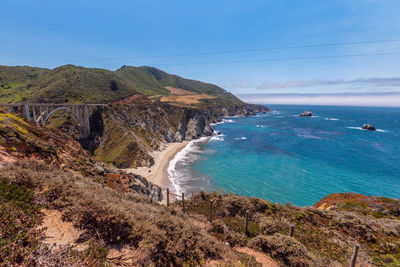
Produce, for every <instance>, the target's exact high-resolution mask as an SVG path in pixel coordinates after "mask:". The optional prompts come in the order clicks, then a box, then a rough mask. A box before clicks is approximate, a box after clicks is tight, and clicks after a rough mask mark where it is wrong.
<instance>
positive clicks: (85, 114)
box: [0, 103, 106, 138]
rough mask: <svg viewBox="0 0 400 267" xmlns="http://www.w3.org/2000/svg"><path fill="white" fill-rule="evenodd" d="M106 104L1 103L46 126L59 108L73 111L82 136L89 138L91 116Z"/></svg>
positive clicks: (29, 119) (28, 119)
mask: <svg viewBox="0 0 400 267" xmlns="http://www.w3.org/2000/svg"><path fill="white" fill-rule="evenodd" d="M105 105H106V104H68V103H67V104H51V103H15V104H0V107H5V108H7V109H8V110H9V111H13V112H16V113H20V114H23V115H24V117H25V119H26V120H27V121H33V122H35V123H37V124H39V125H42V126H45V124H46V122H47V120H48V119H49V118H50V117H51V116H52V115H53V114H54V113H55V112H56V111H59V110H64V111H67V112H69V113H71V114H72V115H73V116H74V117H75V119H76V120H77V122H78V130H79V137H80V138H87V137H88V136H89V135H90V121H89V118H90V116H91V115H92V114H93V111H94V110H95V109H97V108H100V107H104V106H105Z"/></svg>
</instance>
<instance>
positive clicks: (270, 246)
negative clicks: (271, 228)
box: [249, 234, 315, 266]
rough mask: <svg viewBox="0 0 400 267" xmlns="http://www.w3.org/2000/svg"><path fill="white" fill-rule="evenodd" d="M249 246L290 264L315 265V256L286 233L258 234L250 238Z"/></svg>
mask: <svg viewBox="0 0 400 267" xmlns="http://www.w3.org/2000/svg"><path fill="white" fill-rule="evenodd" d="M249 246H250V247H252V248H254V249H258V250H261V251H262V252H264V253H267V254H269V255H270V256H271V257H272V258H274V259H276V260H278V261H280V262H282V263H283V264H285V265H288V266H312V265H315V257H314V256H313V255H312V254H310V253H309V252H308V250H307V248H306V247H304V246H303V245H302V244H301V243H300V242H298V241H296V240H295V239H293V238H291V237H288V236H285V235H281V234H274V235H272V236H257V237H255V238H253V239H251V240H250V242H249Z"/></svg>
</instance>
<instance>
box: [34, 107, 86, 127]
mask: <svg viewBox="0 0 400 267" xmlns="http://www.w3.org/2000/svg"><path fill="white" fill-rule="evenodd" d="M59 110H66V111H68V112H69V113H71V114H72V116H73V117H74V119H75V120H76V121H77V122H78V124H79V126H80V125H81V121H80V120H79V118H78V117H77V116H76V115H75V114H74V112H73V111H72V109H70V108H66V107H58V108H56V109H53V110H52V111H50V112H47V111H44V112H42V114H40V116H39V118H38V119H37V121H36V122H37V123H39V122H40V121H41V119H42V118H43V117H44V119H43V121H42V125H43V126H44V125H45V124H46V122H47V120H48V119H49V118H50V117H51V116H52V115H53V114H54V113H55V112H57V111H59ZM46 113H47V114H46Z"/></svg>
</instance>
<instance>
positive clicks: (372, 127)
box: [362, 124, 376, 131]
mask: <svg viewBox="0 0 400 267" xmlns="http://www.w3.org/2000/svg"><path fill="white" fill-rule="evenodd" d="M362 128H363V129H364V130H369V131H375V130H376V128H375V127H374V126H372V125H371V124H364V125H363V127H362Z"/></svg>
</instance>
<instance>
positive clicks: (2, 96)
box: [0, 65, 244, 106]
mask: <svg viewBox="0 0 400 267" xmlns="http://www.w3.org/2000/svg"><path fill="white" fill-rule="evenodd" d="M136 93H141V94H144V95H146V96H148V97H150V98H151V99H156V100H157V99H159V100H161V101H163V102H170V103H172V104H178V105H184V106H201V105H202V104H206V105H208V104H211V105H214V104H215V105H223V106H238V105H239V106H240V105H243V104H244V103H243V102H242V101H241V100H240V99H238V98H237V97H235V96H234V95H233V94H231V93H229V92H227V91H225V90H224V89H222V88H220V87H218V86H216V85H213V84H209V83H203V82H200V81H195V80H189V79H184V78H182V77H179V76H177V75H172V74H168V73H166V72H164V71H162V70H159V69H157V68H153V67H130V66H123V67H121V68H120V69H118V70H116V71H110V70H105V69H96V68H85V67H79V66H74V65H65V66H61V67H58V68H55V69H43V68H35V67H27V66H15V67H11V66H0V102H52V103H65V102H72V103H107V102H113V101H117V100H121V99H124V98H127V97H129V96H132V95H134V94H136Z"/></svg>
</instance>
